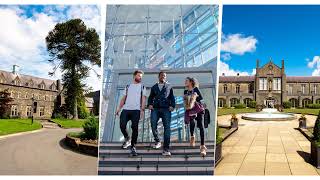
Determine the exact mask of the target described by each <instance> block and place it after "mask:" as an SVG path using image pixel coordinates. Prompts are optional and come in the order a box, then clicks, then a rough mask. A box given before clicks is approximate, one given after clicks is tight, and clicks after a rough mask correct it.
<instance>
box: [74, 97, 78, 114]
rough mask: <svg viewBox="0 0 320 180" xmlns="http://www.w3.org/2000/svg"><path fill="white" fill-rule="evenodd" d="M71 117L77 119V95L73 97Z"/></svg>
mask: <svg viewBox="0 0 320 180" xmlns="http://www.w3.org/2000/svg"><path fill="white" fill-rule="evenodd" d="M73 119H78V102H77V97H75V99H74V107H73Z"/></svg>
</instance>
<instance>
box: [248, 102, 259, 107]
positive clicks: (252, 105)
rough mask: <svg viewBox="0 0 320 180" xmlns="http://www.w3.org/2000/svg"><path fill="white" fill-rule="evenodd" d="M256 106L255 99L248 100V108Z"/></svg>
mask: <svg viewBox="0 0 320 180" xmlns="http://www.w3.org/2000/svg"><path fill="white" fill-rule="evenodd" d="M256 106H257V102H256V101H250V103H249V104H248V107H249V108H256Z"/></svg>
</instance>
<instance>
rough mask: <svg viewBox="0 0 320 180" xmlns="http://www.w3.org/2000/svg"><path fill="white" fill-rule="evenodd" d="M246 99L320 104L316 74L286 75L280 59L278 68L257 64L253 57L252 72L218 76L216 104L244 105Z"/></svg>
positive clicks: (274, 65)
mask: <svg viewBox="0 0 320 180" xmlns="http://www.w3.org/2000/svg"><path fill="white" fill-rule="evenodd" d="M250 101H256V103H257V105H265V106H268V104H274V105H277V104H278V105H280V104H282V103H283V102H284V101H290V102H291V103H292V106H293V107H305V106H306V105H307V104H311V103H313V104H315V103H319V104H320V76H286V74H285V66H284V60H282V65H281V67H279V66H277V65H276V64H274V63H273V62H272V61H270V62H269V63H267V64H265V65H264V66H262V67H260V66H259V60H257V63H256V74H255V75H252V76H240V75H237V76H225V75H224V74H222V76H220V77H219V98H218V105H219V107H232V106H234V105H236V104H239V103H242V104H246V105H248V104H249V103H250Z"/></svg>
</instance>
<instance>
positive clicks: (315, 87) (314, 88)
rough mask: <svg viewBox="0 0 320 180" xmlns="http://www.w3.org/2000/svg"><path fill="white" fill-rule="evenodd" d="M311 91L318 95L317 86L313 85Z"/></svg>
mask: <svg viewBox="0 0 320 180" xmlns="http://www.w3.org/2000/svg"><path fill="white" fill-rule="evenodd" d="M313 91H314V94H318V85H317V84H315V85H313Z"/></svg>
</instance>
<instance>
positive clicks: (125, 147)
mask: <svg viewBox="0 0 320 180" xmlns="http://www.w3.org/2000/svg"><path fill="white" fill-rule="evenodd" d="M130 145H131V139H130V138H126V140H125V141H124V142H123V144H122V149H127V148H128V147H129V146H130Z"/></svg>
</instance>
